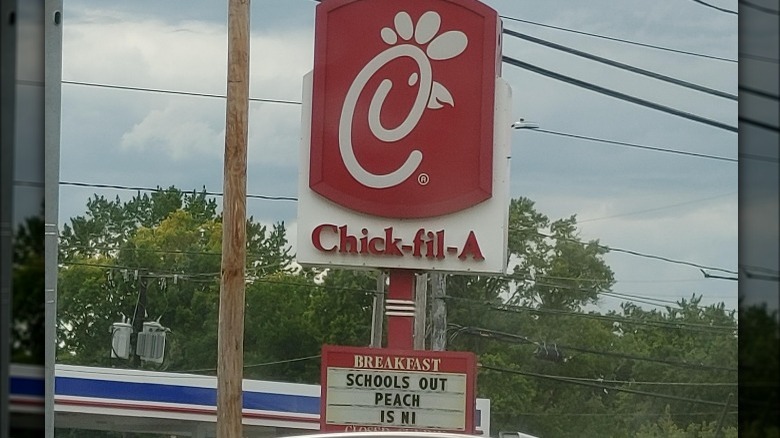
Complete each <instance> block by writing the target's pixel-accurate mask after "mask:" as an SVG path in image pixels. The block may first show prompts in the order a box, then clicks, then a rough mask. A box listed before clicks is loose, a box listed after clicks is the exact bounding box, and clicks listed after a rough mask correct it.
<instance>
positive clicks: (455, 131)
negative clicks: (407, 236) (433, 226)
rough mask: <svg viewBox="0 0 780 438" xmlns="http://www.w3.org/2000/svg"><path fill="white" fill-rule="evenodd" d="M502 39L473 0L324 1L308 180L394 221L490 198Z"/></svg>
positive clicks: (346, 203)
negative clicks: (496, 93) (495, 110)
mask: <svg viewBox="0 0 780 438" xmlns="http://www.w3.org/2000/svg"><path fill="white" fill-rule="evenodd" d="M499 37H500V29H499V21H498V17H497V14H496V12H495V11H494V10H493V9H490V8H488V7H487V6H485V5H483V4H482V3H479V2H477V1H472V0H427V1H420V0H393V1H387V0H326V1H324V2H322V3H321V4H320V5H318V6H317V16H316V31H315V50H314V72H313V93H312V117H311V155H310V173H309V187H310V188H311V189H312V190H313V191H315V192H316V193H318V194H320V195H321V196H323V197H325V198H326V199H329V200H330V201H332V202H334V203H336V204H338V205H340V206H342V207H345V208H347V209H350V210H353V211H358V212H361V213H365V214H369V215H373V216H382V217H387V218H421V217H433V216H440V215H445V214H450V213H454V212H457V211H460V210H463V209H466V208H468V207H471V206H473V205H475V204H478V203H480V202H483V201H485V200H486V199H489V198H490V197H491V196H492V195H493V187H492V182H493V177H492V170H493V143H494V139H493V135H494V133H493V128H494V98H495V92H494V90H495V86H496V85H495V83H496V77H497V75H498V71H497V69H498V66H500V63H499V55H498V53H499V51H498V49H499V44H498V42H499ZM507 129H509V128H507Z"/></svg>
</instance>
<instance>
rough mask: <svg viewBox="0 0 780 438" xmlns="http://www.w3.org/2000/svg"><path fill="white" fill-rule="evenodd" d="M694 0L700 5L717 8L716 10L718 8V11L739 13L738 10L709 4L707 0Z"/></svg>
mask: <svg viewBox="0 0 780 438" xmlns="http://www.w3.org/2000/svg"><path fill="white" fill-rule="evenodd" d="M692 1H694V2H696V3H698V4H700V5H703V6H706V7H708V8H712V9H715V10H718V11H721V12H725V13H727V14H734V15H737V11H732V10H731V9H726V8H721V7H718V6H715V5H712V4H709V3H707V2H703V1H702V0H692Z"/></svg>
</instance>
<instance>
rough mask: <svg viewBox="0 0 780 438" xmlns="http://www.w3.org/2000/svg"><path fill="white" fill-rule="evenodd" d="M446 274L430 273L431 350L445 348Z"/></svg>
mask: <svg viewBox="0 0 780 438" xmlns="http://www.w3.org/2000/svg"><path fill="white" fill-rule="evenodd" d="M446 279H447V276H446V275H445V274H440V273H438V272H437V273H434V274H431V298H432V299H433V303H432V305H431V319H432V324H433V332H432V333H431V350H434V351H444V350H446V349H447V303H446V302H445V301H444V296H445V295H446V294H447V282H446Z"/></svg>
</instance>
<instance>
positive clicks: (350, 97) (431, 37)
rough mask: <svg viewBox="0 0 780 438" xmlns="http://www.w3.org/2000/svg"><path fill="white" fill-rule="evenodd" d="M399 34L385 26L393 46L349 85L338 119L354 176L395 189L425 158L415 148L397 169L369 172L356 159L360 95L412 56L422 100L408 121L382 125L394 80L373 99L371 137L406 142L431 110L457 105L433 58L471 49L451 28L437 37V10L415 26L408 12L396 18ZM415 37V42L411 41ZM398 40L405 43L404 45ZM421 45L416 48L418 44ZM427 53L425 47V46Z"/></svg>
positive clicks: (377, 186) (341, 146)
mask: <svg viewBox="0 0 780 438" xmlns="http://www.w3.org/2000/svg"><path fill="white" fill-rule="evenodd" d="M394 25H395V30H393V29H391V28H389V27H385V28H382V30H381V33H380V35H381V37H382V40H383V41H384V42H385V43H387V44H388V45H390V46H391V47H389V48H387V49H385V50H384V51H383V52H381V53H379V54H378V55H376V56H375V57H374V58H372V59H371V60H370V61H369V62H368V63H367V64H366V65H365V66H364V67H363V69H362V70H360V72H359V73H358V75H357V76H356V77H355V80H354V81H353V82H352V85H351V86H350V87H349V91H348V92H347V95H346V98H345V100H344V106H343V107H342V109H341V118H340V119H339V151H340V152H341V158H342V160H343V162H344V165H345V166H346V168H347V171H349V173H350V175H352V177H354V178H355V179H356V180H357V181H358V182H359V183H361V184H363V185H364V186H366V187H370V188H375V189H383V188H388V187H394V186H397V185H398V184H401V183H402V182H404V181H406V180H407V179H408V178H409V177H410V176H411V175H412V174H413V173H414V172H415V170H417V168H418V166H419V165H420V163H421V162H422V159H423V154H422V152H420V151H419V150H413V151H412V152H411V153H410V154H409V156H408V157H407V158H406V161H405V162H404V163H403V164H402V165H401V166H400V167H399V168H397V169H396V170H393V171H392V172H389V173H386V174H375V173H371V172H369V171H368V170H366V169H365V168H364V167H363V166H362V165H361V164H360V162H359V161H358V160H357V158H356V157H355V151H354V147H353V145H352V123H353V119H354V116H355V107H356V105H357V101H358V97H359V96H360V94H361V92H362V91H363V88H365V86H366V84H367V83H368V81H369V80H370V79H371V78H372V77H373V76H374V75H375V74H376V73H377V72H378V71H379V69H381V68H382V67H383V66H385V65H386V64H388V63H390V62H391V61H393V60H395V59H398V58H401V57H409V58H411V59H412V60H414V61H415V62H416V63H417V67H418V69H419V71H417V72H413V73H411V74H410V75H409V79H408V85H409V86H410V87H413V86H415V85H416V86H417V87H418V90H417V96H416V98H415V100H414V103H413V104H412V107H411V108H410V110H409V112H408V114H407V116H406V118H405V119H404V121H403V122H401V124H400V125H398V126H396V127H395V128H389V129H388V128H386V127H385V126H383V125H382V122H381V121H380V118H379V115H380V112H381V111H382V105H383V104H384V102H385V99H386V98H387V95H388V94H389V93H390V90H391V88H392V87H393V81H391V80H390V79H384V80H382V82H381V83H380V85H379V87H377V90H376V92H375V93H374V95H373V97H372V98H371V104H370V106H369V110H368V125H369V128H370V129H371V133H372V134H373V135H374V136H375V137H376V138H377V139H379V140H381V141H383V142H387V143H392V142H396V141H398V140H401V139H403V138H404V137H406V136H407V135H409V133H411V132H412V130H413V129H414V128H415V127H416V126H417V124H418V123H419V121H420V117H422V114H423V112H424V111H425V109H426V108H430V109H439V108H442V107H443V106H444V105H443V104H448V105H450V106H455V102H454V100H453V98H452V95H451V94H450V92H449V90H447V88H445V87H444V86H443V85H442V84H440V83H438V82H436V81H434V80H433V74H432V71H431V60H436V61H441V60H446V59H451V58H454V57H456V56H458V55H460V54H461V53H463V51H464V50H466V46H467V45H468V38H467V37H466V34H464V33H463V32H461V31H458V30H451V31H447V32H444V33H441V34H439V35H437V33H438V32H439V28H440V26H441V17H440V16H439V14H438V13H436V12H434V11H428V12H425V13H424V14H423V15H422V16H421V17H420V19H419V20H418V21H417V25H416V26H414V25H413V23H412V18H411V17H410V16H409V14H408V13H407V12H404V11H401V12H399V13H397V14H396V16H395V19H394ZM412 38H413V39H414V40H413V41H412ZM399 40H400V41H401V42H399ZM414 43H416V44H414ZM426 44H427V47H425V50H423V49H422V48H421V46H425V45H426Z"/></svg>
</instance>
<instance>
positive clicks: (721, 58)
mask: <svg viewBox="0 0 780 438" xmlns="http://www.w3.org/2000/svg"><path fill="white" fill-rule="evenodd" d="M499 17H501V18H503V19H505V20H511V21H516V22H519V23H526V24H532V25H534V26H540V27H546V28H549V29H555V30H561V31H564V32H571V33H575V34H578V35H587V36H590V37H595V38H601V39H605V40H609V41H616V42H620V43H626V44H632V45H635V46H640V47H646V48H650V49H657V50H663V51H666V52H673V53H679V54H682V55H691V56H698V57H701V58H707V59H714V60H717V61H726V62H737V60H736V59H729V58H723V57H720V56H713V55H705V54H701V53H695V52H689V51H685V50H678V49H672V48H669V47H662V46H657V45H653V44H646V43H641V42H637V41H630V40H625V39H621V38H615V37H610V36H605V35H599V34H595V33H589V32H583V31H580V30H574V29H567V28H565V27H559V26H553V25H549V24H543V23H537V22H534V21H530V20H522V19H520V18H515V17H508V16H506V15H499Z"/></svg>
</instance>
